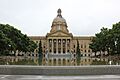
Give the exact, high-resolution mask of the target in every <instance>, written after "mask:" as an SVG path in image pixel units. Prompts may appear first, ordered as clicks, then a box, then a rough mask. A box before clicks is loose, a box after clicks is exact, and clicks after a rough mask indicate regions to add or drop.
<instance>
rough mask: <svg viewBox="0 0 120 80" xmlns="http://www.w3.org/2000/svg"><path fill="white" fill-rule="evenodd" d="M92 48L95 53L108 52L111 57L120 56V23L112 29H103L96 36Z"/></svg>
mask: <svg viewBox="0 0 120 80" xmlns="http://www.w3.org/2000/svg"><path fill="white" fill-rule="evenodd" d="M90 48H91V49H92V50H93V51H94V52H98V51H100V52H101V51H102V52H104V51H107V52H108V54H109V55H115V54H120V22H118V23H116V24H114V25H113V27H112V29H107V28H102V29H101V31H100V32H99V33H97V34H95V38H93V40H92V43H91V44H90Z"/></svg>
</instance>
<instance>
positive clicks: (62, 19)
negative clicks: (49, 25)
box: [53, 9, 66, 24]
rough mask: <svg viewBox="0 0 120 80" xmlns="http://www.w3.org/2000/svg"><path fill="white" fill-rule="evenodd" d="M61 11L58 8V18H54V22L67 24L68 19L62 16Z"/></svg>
mask: <svg viewBox="0 0 120 80" xmlns="http://www.w3.org/2000/svg"><path fill="white" fill-rule="evenodd" d="M61 12H62V11H61V9H58V11H57V13H58V15H57V17H56V18H54V20H53V24H54V23H63V24H66V20H65V19H64V18H63V17H62V15H61Z"/></svg>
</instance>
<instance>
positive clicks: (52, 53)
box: [51, 39, 53, 54]
mask: <svg viewBox="0 0 120 80" xmlns="http://www.w3.org/2000/svg"><path fill="white" fill-rule="evenodd" d="M51 41H52V54H53V39H51Z"/></svg>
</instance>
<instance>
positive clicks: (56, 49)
mask: <svg viewBox="0 0 120 80" xmlns="http://www.w3.org/2000/svg"><path fill="white" fill-rule="evenodd" d="M56 53H58V39H56Z"/></svg>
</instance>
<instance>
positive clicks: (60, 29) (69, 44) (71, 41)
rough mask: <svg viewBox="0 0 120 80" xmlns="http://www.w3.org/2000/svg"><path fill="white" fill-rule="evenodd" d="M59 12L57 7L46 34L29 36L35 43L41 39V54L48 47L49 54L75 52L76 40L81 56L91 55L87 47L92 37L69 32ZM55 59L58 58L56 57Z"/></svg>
mask: <svg viewBox="0 0 120 80" xmlns="http://www.w3.org/2000/svg"><path fill="white" fill-rule="evenodd" d="M61 12H62V11H61V9H58V11H57V13H58V14H57V16H56V18H54V20H53V22H52V25H51V30H50V32H49V33H47V34H46V36H31V37H30V38H31V39H32V40H33V41H34V42H36V43H37V44H39V41H40V40H41V42H42V48H43V49H42V50H43V54H45V52H46V49H48V53H49V54H70V53H76V47H77V40H78V42H79V44H80V50H81V54H82V56H91V53H92V50H91V49H90V48H89V44H90V43H91V40H92V37H88V36H84V37H82V36H73V35H72V33H70V32H69V30H68V26H67V22H66V20H65V19H64V18H63V17H62V15H61ZM37 51H38V49H36V52H37ZM65 60H66V59H65ZM51 61H52V60H51ZM54 61H55V60H54ZM56 61H58V60H57V59H56ZM67 61H69V60H67Z"/></svg>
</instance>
